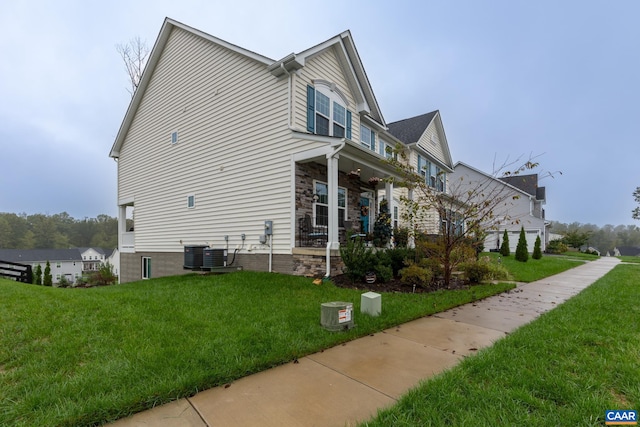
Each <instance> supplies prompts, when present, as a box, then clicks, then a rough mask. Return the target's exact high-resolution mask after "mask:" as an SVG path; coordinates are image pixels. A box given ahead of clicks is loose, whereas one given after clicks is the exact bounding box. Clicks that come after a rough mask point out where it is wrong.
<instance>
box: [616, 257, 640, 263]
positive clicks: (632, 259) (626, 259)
mask: <svg viewBox="0 0 640 427" xmlns="http://www.w3.org/2000/svg"><path fill="white" fill-rule="evenodd" d="M618 258H620V260H621V261H622V262H633V263H636V264H637V263H640V257H638V256H619V257H618Z"/></svg>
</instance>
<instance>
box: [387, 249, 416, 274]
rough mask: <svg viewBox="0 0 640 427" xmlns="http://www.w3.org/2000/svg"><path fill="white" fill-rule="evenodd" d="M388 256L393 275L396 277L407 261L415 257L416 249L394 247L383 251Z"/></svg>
mask: <svg viewBox="0 0 640 427" xmlns="http://www.w3.org/2000/svg"><path fill="white" fill-rule="evenodd" d="M385 252H386V254H387V256H388V257H389V261H390V264H391V269H392V270H393V276H394V277H398V276H399V275H400V270H402V269H403V268H404V267H405V266H406V265H407V263H408V262H410V261H413V260H414V259H415V257H416V251H415V250H413V249H410V248H394V249H388V250H386V251H385Z"/></svg>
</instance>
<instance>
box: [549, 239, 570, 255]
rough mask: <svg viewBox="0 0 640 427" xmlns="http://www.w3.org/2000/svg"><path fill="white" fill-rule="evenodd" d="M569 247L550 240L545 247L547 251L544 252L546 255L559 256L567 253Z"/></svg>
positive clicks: (560, 242)
mask: <svg viewBox="0 0 640 427" xmlns="http://www.w3.org/2000/svg"><path fill="white" fill-rule="evenodd" d="M568 250H569V247H568V246H567V245H566V244H565V243H563V242H562V240H552V241H550V242H549V244H548V245H547V249H546V250H545V252H546V253H548V254H554V255H559V254H563V253H565V252H567V251H568Z"/></svg>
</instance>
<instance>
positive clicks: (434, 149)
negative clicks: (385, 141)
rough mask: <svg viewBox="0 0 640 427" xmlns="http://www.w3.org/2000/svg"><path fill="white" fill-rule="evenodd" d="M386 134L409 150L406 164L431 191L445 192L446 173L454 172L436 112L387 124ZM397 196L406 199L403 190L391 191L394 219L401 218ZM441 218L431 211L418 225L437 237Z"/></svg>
mask: <svg viewBox="0 0 640 427" xmlns="http://www.w3.org/2000/svg"><path fill="white" fill-rule="evenodd" d="M388 127H389V132H390V133H391V134H392V135H393V136H395V137H396V138H397V139H398V140H400V141H401V142H402V143H403V144H404V146H406V147H407V149H408V150H409V154H408V161H409V164H410V165H411V166H413V167H414V169H415V171H416V172H418V173H420V174H421V175H422V176H424V178H425V182H426V184H427V186H428V187H430V188H431V189H432V190H433V191H438V192H444V193H446V192H447V181H448V179H447V178H448V174H450V173H451V172H453V160H452V159H451V152H450V151H449V144H448V142H447V138H446V136H445V132H444V126H443V124H442V118H441V115H440V112H439V111H432V112H430V113H427V114H422V115H420V116H416V117H412V118H409V119H404V120H399V121H397V122H393V123H389V124H388ZM400 195H404V196H408V192H407V191H406V190H402V189H396V190H395V191H394V200H393V203H392V206H393V209H394V214H395V215H394V217H395V218H398V217H402V216H403V215H402V208H403V206H402V203H400ZM442 221H443V219H442V218H440V217H439V215H438V213H437V212H436V211H435V210H434V211H433V213H432V214H429V215H428V217H427V218H425V219H424V221H423V223H422V224H418V225H419V226H420V228H421V229H422V231H424V232H427V233H429V234H438V233H439V232H440V231H441V228H440V227H441V226H442ZM398 224H400V225H407V224H403V222H402V221H399V222H398Z"/></svg>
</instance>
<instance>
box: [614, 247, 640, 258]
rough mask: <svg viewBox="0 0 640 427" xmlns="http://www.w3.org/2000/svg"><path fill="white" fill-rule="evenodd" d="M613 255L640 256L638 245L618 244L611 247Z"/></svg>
mask: <svg viewBox="0 0 640 427" xmlns="http://www.w3.org/2000/svg"><path fill="white" fill-rule="evenodd" d="M613 253H614V256H640V247H638V246H618V247H616V248H613Z"/></svg>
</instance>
